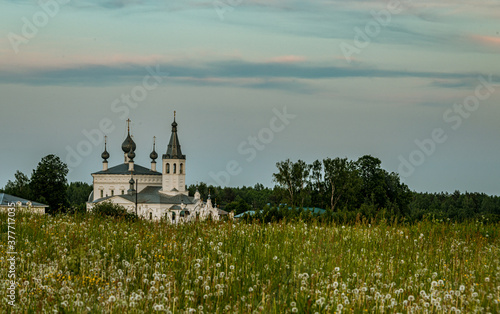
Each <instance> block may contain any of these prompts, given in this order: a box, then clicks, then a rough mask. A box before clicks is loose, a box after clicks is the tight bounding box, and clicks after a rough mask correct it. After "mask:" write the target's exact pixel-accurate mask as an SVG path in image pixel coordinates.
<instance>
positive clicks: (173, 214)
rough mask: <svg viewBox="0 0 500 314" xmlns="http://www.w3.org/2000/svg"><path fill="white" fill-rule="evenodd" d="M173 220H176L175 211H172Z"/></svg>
mask: <svg viewBox="0 0 500 314" xmlns="http://www.w3.org/2000/svg"><path fill="white" fill-rule="evenodd" d="M172 221H175V212H173V213H172Z"/></svg>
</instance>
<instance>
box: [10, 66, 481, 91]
mask: <svg viewBox="0 0 500 314" xmlns="http://www.w3.org/2000/svg"><path fill="white" fill-rule="evenodd" d="M146 66H147V64H129V63H123V64H110V65H94V64H82V65H74V66H70V67H65V68H44V69H22V70H19V71H2V72H1V73H0V83H4V84H27V85H92V86H93V85H97V86H99V85H113V84H119V83H122V82H128V83H133V82H138V81H140V80H141V79H142V78H143V77H144V76H145V75H146V74H147V73H148V72H147V69H146ZM153 67H154V65H153ZM159 68H160V69H161V72H163V73H165V75H166V76H168V77H169V78H170V79H177V80H178V81H179V82H182V81H184V82H188V81H189V80H191V82H188V83H190V84H193V82H194V83H195V84H218V85H224V84H226V85H231V84H232V83H231V81H232V80H243V79H259V80H262V81H254V82H251V83H248V84H241V86H243V87H245V86H247V87H249V86H252V87H253V88H259V87H260V88H269V86H275V87H279V86H282V87H283V86H285V87H289V86H291V85H290V84H289V82H292V81H294V80H298V81H296V83H294V86H295V87H296V86H297V84H304V83H303V82H301V81H300V80H309V81H310V82H312V81H314V80H320V79H344V78H401V79H404V78H423V79H429V80H434V83H433V84H434V86H437V87H459V86H461V85H460V84H463V83H459V82H458V81H457V83H455V81H456V80H464V81H466V80H471V79H476V78H477V77H478V76H479V75H481V73H468V72H466V73H464V72H456V73H453V72H437V71H436V72H430V71H406V70H394V69H379V68H373V67H369V66H366V65H357V66H355V67H347V66H335V65H327V64H318V63H307V62H300V63H296V62H292V63H289V62H285V63H283V62H248V61H242V60H226V61H213V62H205V63H180V62H170V63H169V62H164V63H160V64H159ZM167 73H168V75H167ZM266 80H267V83H266ZM240 82H242V81H240ZM286 82H288V83H286ZM439 82H441V83H439ZM443 82H444V83H443ZM285 83H286V84H285ZM266 84H269V85H266ZM453 84H458V85H456V86H454V85H453ZM305 85H306V84H305ZM305 85H304V86H305ZM305 87H306V86H305Z"/></svg>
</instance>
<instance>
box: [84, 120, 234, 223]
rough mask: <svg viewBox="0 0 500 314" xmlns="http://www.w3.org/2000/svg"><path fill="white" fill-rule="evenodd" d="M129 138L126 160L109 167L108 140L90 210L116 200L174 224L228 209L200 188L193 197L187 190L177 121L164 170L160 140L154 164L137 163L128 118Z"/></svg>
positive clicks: (125, 143)
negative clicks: (219, 206) (204, 195)
mask: <svg viewBox="0 0 500 314" xmlns="http://www.w3.org/2000/svg"><path fill="white" fill-rule="evenodd" d="M127 123H128V126H127V137H126V138H125V140H124V141H123V144H122V147H121V148H122V152H123V154H124V162H123V163H122V164H119V165H117V166H114V167H111V168H109V167H108V159H109V156H110V155H109V153H108V151H107V143H106V142H105V144H104V152H103V153H102V154H101V157H102V159H103V162H102V164H103V167H102V170H101V171H98V172H94V173H92V177H93V184H94V189H93V191H92V193H91V194H90V196H89V200H88V202H87V210H90V211H91V210H92V208H93V206H94V205H95V204H98V203H101V202H106V201H107V202H112V203H114V204H118V205H121V206H123V207H124V208H126V209H127V211H129V212H135V213H137V215H138V216H139V217H142V218H144V219H148V220H160V219H166V220H167V221H169V222H171V223H179V222H188V221H196V220H204V219H207V218H209V217H210V218H211V219H213V220H219V217H220V216H221V215H225V214H227V213H226V212H224V211H222V210H220V209H217V208H216V207H214V206H213V205H212V201H211V199H210V194H209V195H208V198H207V200H206V202H204V201H203V200H202V199H201V196H200V193H199V192H198V190H197V191H196V193H195V194H194V195H193V196H189V191H188V190H187V189H186V170H187V167H186V155H184V154H182V150H181V145H180V143H179V138H178V135H177V126H178V124H177V122H176V121H175V113H174V122H173V123H172V133H171V135H170V141H169V144H168V146H167V150H166V152H165V154H163V155H162V159H161V170H160V171H157V169H156V159H157V158H158V154H157V153H156V147H155V146H156V142H155V140H156V139H155V140H154V141H153V150H152V152H151V154H150V155H149V157H150V158H151V167H149V168H146V167H143V166H141V165H138V164H136V163H135V162H134V158H135V156H136V154H135V151H136V148H137V147H136V144H135V142H134V141H133V139H132V137H131V136H130V120H128V121H127Z"/></svg>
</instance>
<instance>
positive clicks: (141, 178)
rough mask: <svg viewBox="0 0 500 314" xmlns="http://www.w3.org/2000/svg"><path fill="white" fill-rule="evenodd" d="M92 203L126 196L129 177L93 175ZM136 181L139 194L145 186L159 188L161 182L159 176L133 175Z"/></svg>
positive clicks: (121, 175)
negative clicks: (116, 196)
mask: <svg viewBox="0 0 500 314" xmlns="http://www.w3.org/2000/svg"><path fill="white" fill-rule="evenodd" d="M92 176H93V177H94V199H93V200H94V201H95V200H96V199H99V198H102V197H107V196H113V195H120V194H127V191H128V189H129V188H130V184H129V181H130V175H123V174H94V175H92ZM134 180H138V188H139V189H138V190H139V192H141V191H142V190H143V189H144V188H145V187H147V186H161V185H162V180H161V176H159V175H134Z"/></svg>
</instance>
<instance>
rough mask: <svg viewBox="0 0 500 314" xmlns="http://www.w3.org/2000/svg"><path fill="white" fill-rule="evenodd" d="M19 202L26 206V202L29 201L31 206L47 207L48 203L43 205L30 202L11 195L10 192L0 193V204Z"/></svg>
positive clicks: (7, 204)
mask: <svg viewBox="0 0 500 314" xmlns="http://www.w3.org/2000/svg"><path fill="white" fill-rule="evenodd" d="M17 202H21V206H28V202H31V206H33V207H49V205H45V204H42V203H38V202H32V201H30V200H27V199H24V198H21V197H17V196H13V195H10V194H5V193H0V206H9V204H12V203H15V204H17Z"/></svg>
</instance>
